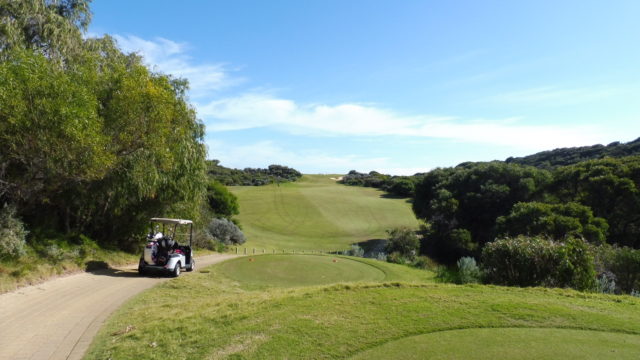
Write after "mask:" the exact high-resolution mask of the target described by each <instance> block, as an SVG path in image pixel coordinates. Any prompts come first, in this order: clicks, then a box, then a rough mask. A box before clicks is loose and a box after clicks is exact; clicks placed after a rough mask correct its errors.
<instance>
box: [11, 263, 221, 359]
mask: <svg viewBox="0 0 640 360" xmlns="http://www.w3.org/2000/svg"><path fill="white" fill-rule="evenodd" d="M231 257H233V255H227V254H215V255H207V256H202V257H198V258H196V260H197V261H196V263H197V268H199V269H201V268H202V267H203V266H207V265H211V264H214V263H217V262H220V261H223V260H226V259H229V258H231ZM196 271H197V269H196ZM180 276H189V273H185V272H183V273H182V274H181V275H180ZM166 280H168V279H167V278H163V277H140V276H138V273H137V270H136V267H134V266H129V267H126V268H120V269H108V270H100V271H96V272H92V273H79V274H75V275H70V276H66V277H61V278H57V279H54V280H51V281H48V282H45V283H43V284H39V285H34V286H29V287H25V288H21V289H18V290H16V291H13V292H10V293H6V294H2V295H0V360H21V359H30V360H31V359H81V358H82V356H83V355H84V353H85V351H86V350H87V348H88V347H89V345H90V344H91V341H92V339H93V337H94V336H95V335H96V333H97V332H98V330H99V329H100V327H101V326H102V324H103V323H104V321H105V320H106V319H107V317H108V316H109V315H110V314H111V313H112V312H113V311H114V310H116V309H117V308H118V307H119V306H120V305H122V303H124V302H125V300H127V299H129V298H130V297H132V296H133V295H135V294H138V293H139V292H141V291H142V290H145V289H148V288H150V287H152V286H154V285H156V284H158V283H160V282H162V281H166Z"/></svg>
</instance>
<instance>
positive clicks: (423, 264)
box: [413, 256, 437, 270]
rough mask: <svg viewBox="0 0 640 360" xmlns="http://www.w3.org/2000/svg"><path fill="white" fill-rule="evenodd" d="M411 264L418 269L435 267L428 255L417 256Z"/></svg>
mask: <svg viewBox="0 0 640 360" xmlns="http://www.w3.org/2000/svg"><path fill="white" fill-rule="evenodd" d="M413 266H415V267H417V268H419V269H429V270H431V269H435V268H436V267H437V264H436V263H435V262H434V261H433V260H431V258H430V257H428V256H418V257H416V259H415V261H414V262H413Z"/></svg>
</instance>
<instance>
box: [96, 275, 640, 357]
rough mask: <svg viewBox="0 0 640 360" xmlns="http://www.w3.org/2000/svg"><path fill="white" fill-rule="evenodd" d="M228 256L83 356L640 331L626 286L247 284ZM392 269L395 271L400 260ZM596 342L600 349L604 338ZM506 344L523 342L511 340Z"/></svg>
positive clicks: (289, 353)
mask: <svg viewBox="0 0 640 360" xmlns="http://www.w3.org/2000/svg"><path fill="white" fill-rule="evenodd" d="M379 265H380V266H381V267H387V266H390V265H391V264H385V263H379ZM225 266H228V265H225V264H224V263H223V264H218V265H215V266H213V267H210V268H208V269H206V270H204V271H205V272H202V271H201V272H196V273H195V274H193V275H192V276H186V277H182V278H179V279H175V280H172V281H169V282H166V283H163V284H162V285H160V286H158V287H157V288H154V289H151V290H149V291H146V292H145V293H143V294H141V295H140V296H138V297H137V298H135V299H134V300H133V301H131V302H129V303H128V304H127V305H125V306H124V307H123V308H121V309H120V310H119V311H118V312H117V313H116V314H115V316H113V317H112V318H111V319H110V320H109V321H108V322H107V324H106V325H105V327H104V328H103V329H102V330H101V332H100V333H99V335H98V337H97V338H96V340H95V342H94V344H93V345H92V347H91V349H90V351H89V353H88V355H87V358H89V359H107V358H113V359H125V358H136V359H167V358H172V359H218V358H233V359H243V358H251V359H253V358H256V359H274V358H276V359H287V358H288V359H293V358H309V359H322V358H326V359H338V358H348V357H352V356H356V355H358V354H361V353H362V352H364V351H367V350H370V351H377V350H379V351H383V350H382V347H380V346H381V345H384V344H393V342H394V341H397V340H400V339H404V338H408V337H411V336H416V335H422V334H431V333H439V332H443V331H447V330H457V329H479V328H480V329H482V328H484V329H487V328H490V329H491V330H490V331H494V330H495V331H496V332H495V333H494V335H495V336H487V337H485V338H481V337H469V338H468V339H467V340H466V342H465V341H461V342H460V344H459V346H457V349H458V350H459V351H460V353H459V354H472V353H474V352H476V351H479V349H483V348H485V347H487V348H491V347H495V346H500V344H501V339H500V334H501V332H500V331H502V330H497V328H523V329H528V328H548V329H573V330H592V331H600V332H605V333H611V334H614V335H612V336H613V338H616V335H615V334H631V335H633V336H638V335H640V299H638V298H633V297H630V296H611V295H599V294H586V293H580V292H576V291H573V290H561V289H544V288H529V289H521V288H507V287H496V286H482V285H467V286H457V285H448V284H434V283H429V282H425V281H424V279H421V278H419V277H418V278H415V277H414V278H413V282H408V281H411V278H412V276H413V275H412V274H407V273H402V272H399V273H400V274H402V277H403V279H404V280H403V281H392V282H389V281H387V280H384V281H383V282H377V283H375V282H369V283H342V284H334V285H329V286H311V287H302V288H282V287H270V288H262V289H251V287H247V286H246V284H244V283H242V282H241V281H237V280H233V279H229V278H228V277H226V276H224V274H223V271H222V269H223V267H225ZM389 269H390V270H388V272H389V273H390V274H393V273H394V272H396V270H395V269H396V266H390V267H389ZM404 269H407V268H404ZM410 270H412V269H410ZM415 271H417V270H415ZM415 274H417V273H415ZM247 276H250V274H249V273H246V274H244V275H243V276H242V277H243V278H245V277H247ZM123 329H133V330H131V331H128V332H127V331H123ZM564 334H567V335H566V336H565V335H564ZM570 334H575V333H569V332H560V331H559V332H557V333H555V335H556V336H559V338H557V340H554V341H556V343H558V344H559V343H561V342H562V341H563V339H565V340H566V341H567V343H568V344H569V343H571V341H575V342H579V341H581V340H580V339H575V336H573V335H570ZM534 337H535V336H534ZM474 338H475V339H477V341H474ZM620 339H621V340H620ZM625 339H626V338H625ZM631 339H633V337H631ZM534 340H535V339H534ZM619 340H620V341H623V340H624V339H623V337H620V338H619ZM534 342H535V341H534ZM594 344H595V345H594V346H595V347H597V348H598V349H601V350H603V349H604V350H606V349H607V348H606V346H609V345H606V346H605V347H602V348H601V347H598V346H597V342H594ZM604 344H608V343H607V342H606V340H605V342H604ZM512 347H513V348H514V349H516V348H518V347H519V348H520V350H526V349H528V348H529V346H528V344H520V345H518V344H517V342H516V343H515V344H513V346H512ZM531 349H534V348H531ZM412 350H413V349H411V348H410V349H409V350H408V351H409V352H411V351H412ZM604 350H603V351H604ZM533 351H535V349H534V350H533ZM389 354H390V353H389ZM539 355H540V356H539V357H538V358H545V357H547V355H545V353H543V352H540V353H539ZM404 356H405V354H399V355H398V356H396V355H395V354H394V355H393V356H388V357H386V358H389V357H391V358H394V357H400V358H404ZM607 357H608V358H611V359H616V358H618V357H617V356H616V354H612V355H611V356H605V357H604V358H607ZM458 358H459V357H458ZM501 358H505V357H501ZM547 358H555V356H553V355H550V356H549V357H547Z"/></svg>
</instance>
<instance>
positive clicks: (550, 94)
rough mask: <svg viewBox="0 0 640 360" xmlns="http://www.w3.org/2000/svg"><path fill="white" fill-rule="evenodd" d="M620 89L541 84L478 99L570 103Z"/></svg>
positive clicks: (515, 102)
mask: <svg viewBox="0 0 640 360" xmlns="http://www.w3.org/2000/svg"><path fill="white" fill-rule="evenodd" d="M620 92H621V90H620V89H615V88H610V87H582V88H560V87H557V86H542V87H536V88H531V89H524V90H517V91H512V92H507V93H503V94H498V95H494V96H490V97H487V98H485V99H482V100H480V101H490V102H496V103H508V104H542V105H552V106H556V105H572V104H579V103H584V102H591V101H597V100H601V99H605V98H609V97H612V96H615V95H617V94H619V93H620Z"/></svg>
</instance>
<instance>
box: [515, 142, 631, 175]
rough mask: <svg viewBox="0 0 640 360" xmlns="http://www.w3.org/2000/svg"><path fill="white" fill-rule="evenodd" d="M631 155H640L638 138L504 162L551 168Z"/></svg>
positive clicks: (548, 152) (561, 150) (549, 152)
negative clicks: (626, 141)
mask: <svg viewBox="0 0 640 360" xmlns="http://www.w3.org/2000/svg"><path fill="white" fill-rule="evenodd" d="M631 155H640V138H638V139H636V140H634V141H630V142H628V143H620V142H618V141H616V142H613V143H611V144H609V145H607V146H604V145H600V144H598V145H593V146H582V147H572V148H560V149H555V150H549V151H542V152H539V153H536V154H533V155H529V156H525V157H510V158H508V159H507V160H506V162H507V163H514V164H520V165H530V166H535V167H538V168H542V169H552V168H555V167H558V166H567V165H572V164H576V163H579V162H581V161H586V160H597V159H602V158H605V157H614V158H619V157H624V156H631Z"/></svg>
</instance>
